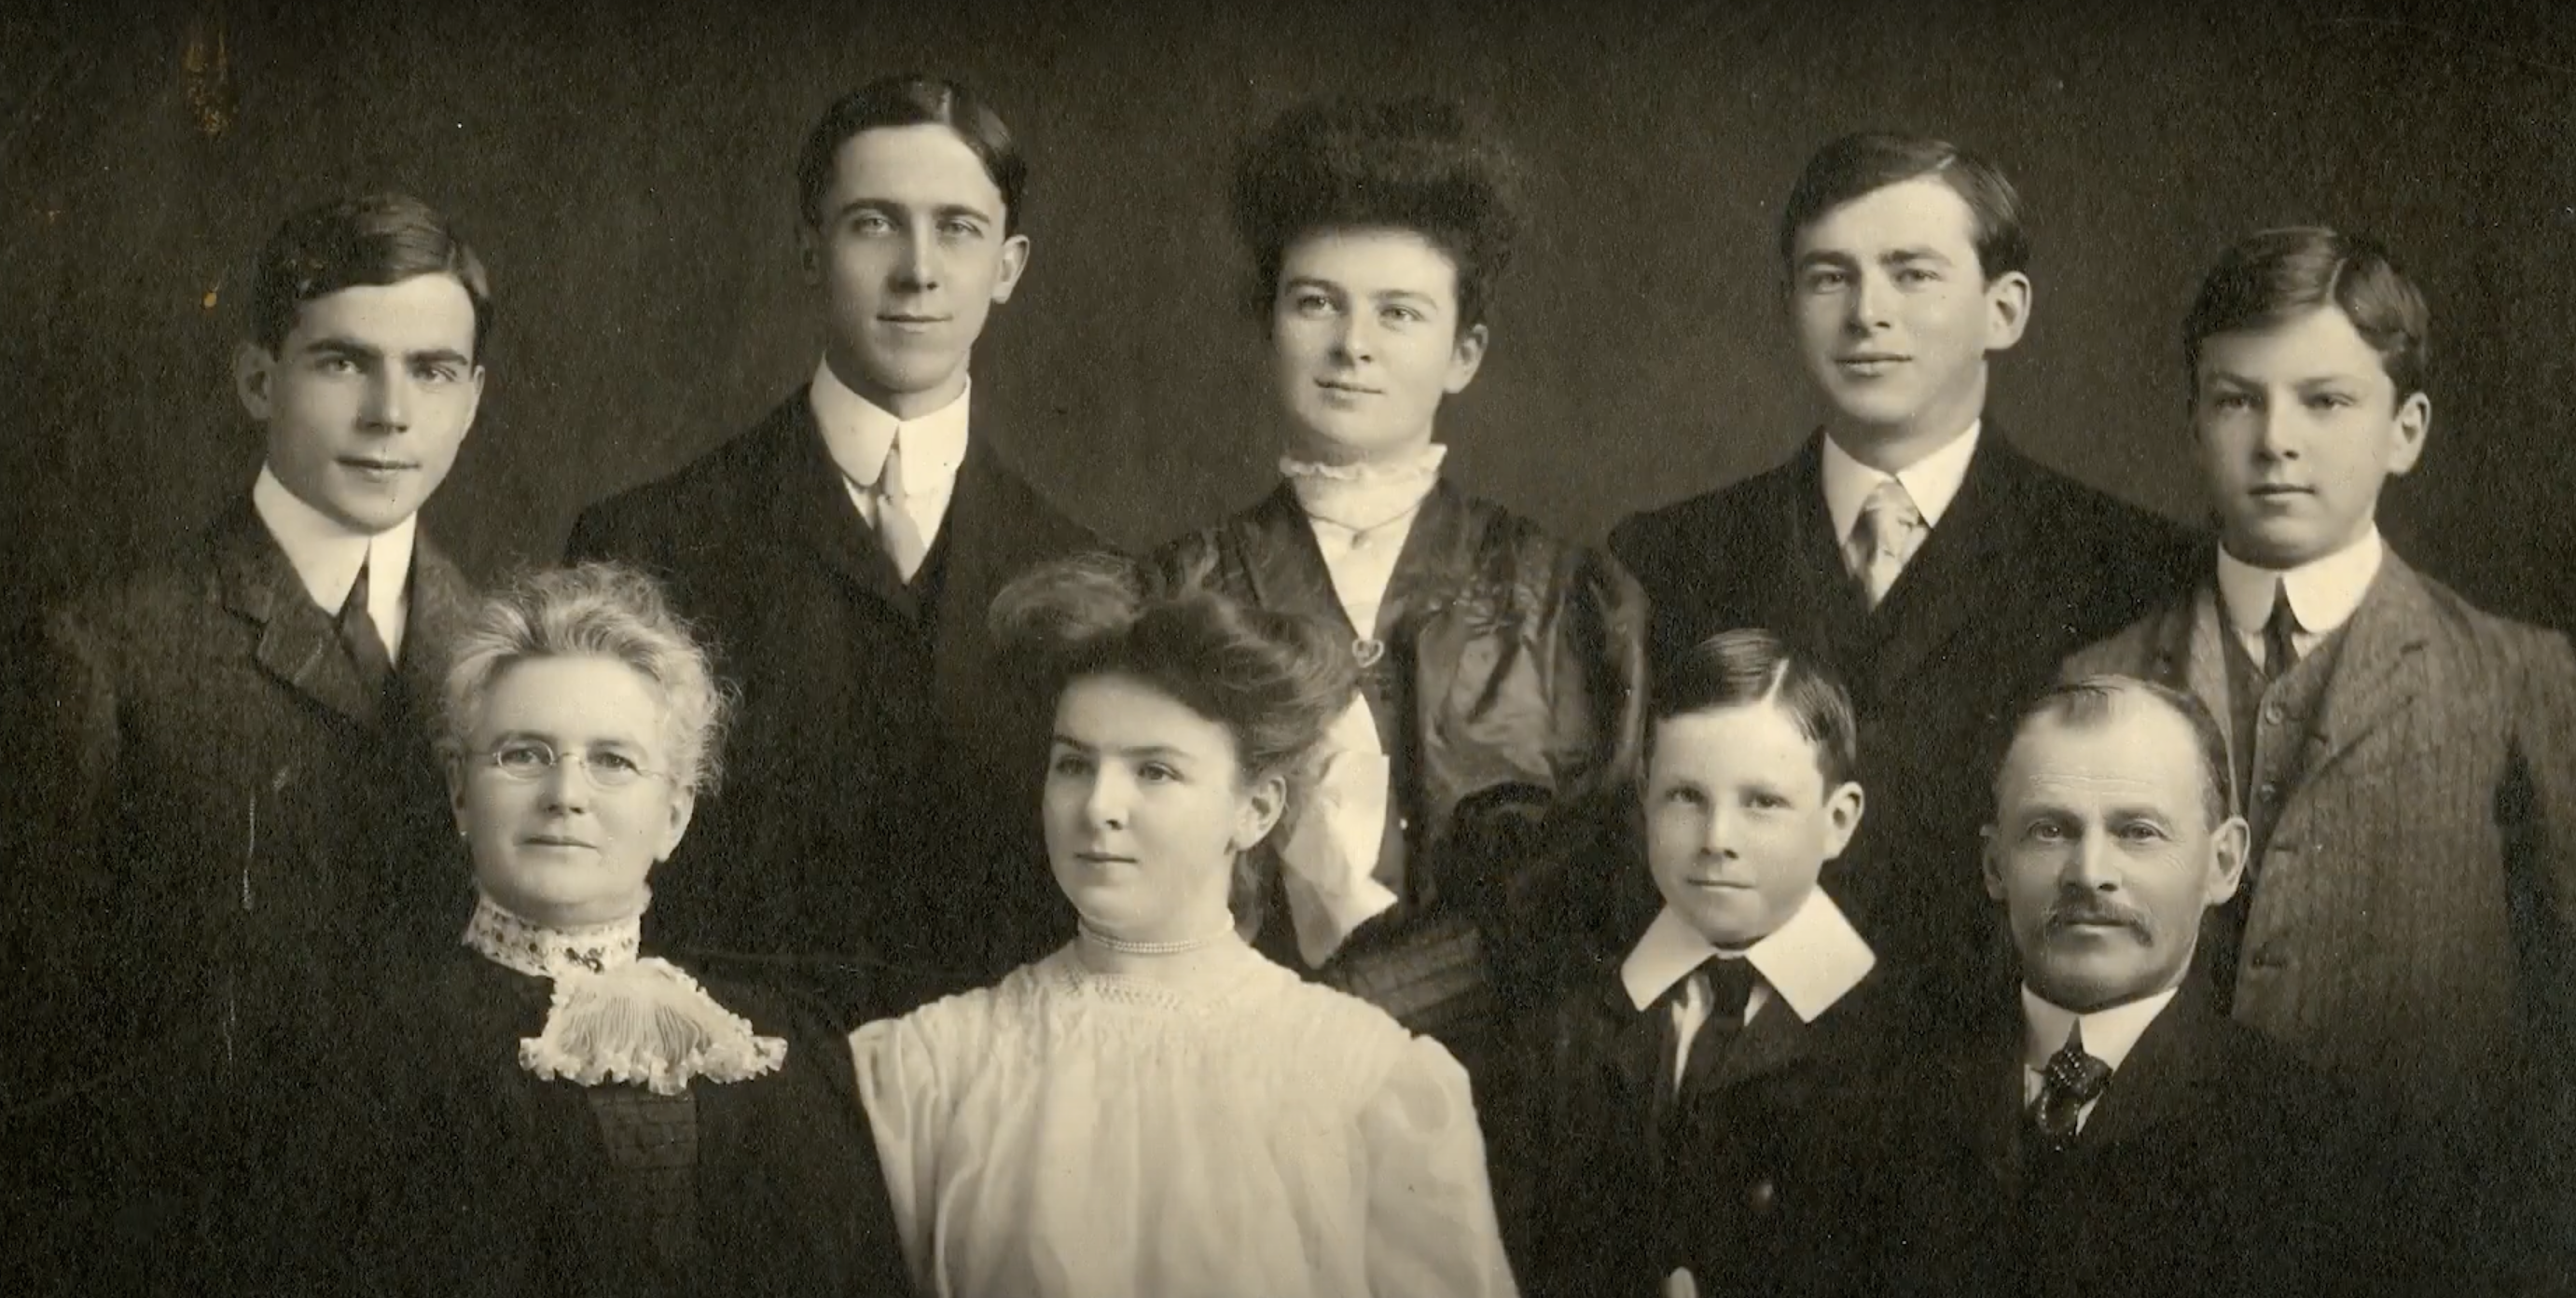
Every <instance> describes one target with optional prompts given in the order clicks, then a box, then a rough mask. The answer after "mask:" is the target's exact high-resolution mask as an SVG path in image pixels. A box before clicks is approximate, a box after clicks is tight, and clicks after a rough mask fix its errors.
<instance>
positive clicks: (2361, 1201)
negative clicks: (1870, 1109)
mask: <svg viewBox="0 0 2576 1298" xmlns="http://www.w3.org/2000/svg"><path fill="white" fill-rule="evenodd" d="M2226 760H2227V755H2226V747H2225V743H2224V740H2223V739H2222V737H2221V734H2220V731H2219V728H2218V724H2217V722H2216V721H2214V720H2213V719H2211V717H2210V715H2209V713H2208V711H2207V709H2205V708H2202V707H2201V706H2200V704H2199V703H2198V701H2196V700H2194V699H2192V698H2191V697H2190V696H2189V695H2186V694H2182V693H2180V692H2178V691H2174V690H2169V689H2166V688H2164V687H2162V686H2158V685H2151V684H2148V683H2145V682H2142V681H2137V680H2133V679H2129V678H2126V677H2095V678H2090V679H2087V680H2084V681H2080V682H2074V683H2070V684H2066V685H2061V686H2057V687H2055V688H2054V689H2053V690H2052V691H2051V692H2049V693H2047V694H2044V695H2042V696H2041V697H2040V698H2039V699H2038V700H2037V701H2036V702H2035V703H2033V704H2032V705H2031V706H2030V707H2029V709H2028V711H2027V713H2026V715H2025V717H2024V719H2023V720H2022V721H2021V723H2020V727H2019V733H2018V736H2017V737H2016V738H2015V739H2014V740H2013V741H2012V744H2011V748H2010V751H2009V754H2008V755H2007V756H2006V758H2005V759H2004V762H2003V767H2002V770H2001V772H2000V773H1999V774H1998V775H1997V777H1996V787H1995V794H1994V798H1995V804H1994V805H1995V820H1994V824H1993V827H1992V829H1991V830H1990V831H1989V832H1990V838H1989V839H1988V843H1987V851H1986V863H1985V880H1986V889H1987V891H1988V892H1989V893H1990V894H1991V895H1992V896H1993V897H1994V899H1995V900H1996V901H1998V902H2000V903H2002V909H2003V911H2004V915H2005V922H2006V925H2007V927H2008V928H2009V929H2010V930H2011V932H2012V939H2013V944H2014V947H2015V948H2016V950H2017V951H2018V952H2019V953H2020V963H2021V973H2022V985H2021V990H2020V991H2019V993H2018V994H2015V993H2011V992H2006V993H2003V994H2002V995H2000V996H1998V997H1997V998H1996V999H1995V1001H1994V1002H1992V1003H1991V1004H1990V1005H1989V1007H1988V1008H1989V1011H1990V1012H1989V1014H1988V1015H1987V1016H1986V1021H1985V1022H1984V1023H1983V1024H1981V1025H1980V1028H1979V1030H1976V1031H1972V1032H1970V1033H1967V1034H1965V1035H1963V1036H1961V1037H1957V1038H1945V1039H1939V1040H1926V1041H1925V1042H1924V1043H1923V1044H1924V1046H1925V1047H1926V1049H1925V1050H1924V1052H1923V1055H1922V1058H1921V1062H1920V1063H1919V1064H1917V1065H1915V1066H1911V1067H1908V1068H1905V1069H1901V1070H1898V1071H1896V1072H1893V1073H1891V1074H1890V1075H1889V1076H1888V1077H1886V1078H1884V1079H1882V1082H1881V1085H1882V1086H1884V1087H1885V1089H1886V1093H1887V1095H1888V1107H1889V1109H1890V1110H1891V1111H1893V1112H1894V1113H1896V1114H1897V1117H1896V1120H1895V1122H1894V1134H1893V1135H1892V1136H1891V1137H1890V1138H1888V1139H1886V1140H1884V1141H1883V1142H1882V1143H1881V1145H1880V1148H1879V1150H1878V1151H1877V1159H1876V1162H1875V1164H1874V1166H1873V1167H1871V1168H1866V1169H1863V1170H1861V1172H1860V1174H1861V1175H1863V1176H1877V1177H1880V1178H1882V1181H1881V1184H1882V1186H1883V1191H1882V1194H1881V1196H1880V1197H1879V1199H1878V1202H1879V1204H1880V1205H1881V1206H1880V1208H1879V1209H1878V1210H1876V1211H1872V1212H1867V1213H1864V1214H1861V1215H1860V1216H1859V1217H1858V1219H1857V1221H1858V1223H1859V1224H1861V1226H1862V1228H1863V1230H1864V1231H1865V1234H1866V1237H1867V1239H1868V1240H1869V1241H1870V1246H1871V1251H1872V1253H1873V1254H1874V1255H1875V1257H1876V1258H1877V1262H1876V1264H1875V1265H1874V1267H1873V1268H1872V1270H1873V1272H1874V1274H1872V1275H1870V1276H1869V1278H1868V1279H1867V1280H1866V1282H1865V1283H1863V1284H1862V1285H1860V1286H1858V1287H1857V1288H1856V1289H1855V1290H1854V1292H1863V1293H1870V1294H1893V1295H1906V1294H1926V1295H1930V1294H1940V1295H1952V1294H1955V1295H1963V1296H1964V1295H1976V1296H1977V1298H1984V1296H1985V1295H2015V1294H2028V1295H2059V1294H2063V1295H2069V1296H2072V1295H2079V1294H2080V1295H2085V1296H2086V1298H2118V1296H2120V1295H2127V1294H2136V1295H2141V1296H2142V1298H2143V1296H2145V1295H2163V1294H2182V1293H2188V1294H2207V1295H2222V1296H2227V1295H2232V1296H2241V1298H2254V1296H2255V1295H2270V1294H2327V1293H2334V1294H2341V1293H2349V1292H2354V1291H2356V1289H2361V1288H2365V1287H2366V1286H2367V1285H2369V1284H2370V1283H2372V1279H2373V1276H2374V1274H2375V1268H2373V1267H2372V1265H2371V1261H2370V1250H2371V1248H2372V1247H2374V1239H2373V1237H2372V1236H2371V1235H2370V1234H2369V1233H2368V1232H2366V1231H2365V1230H2363V1229H2362V1227H2363V1225H2364V1223H2369V1222H2372V1221H2373V1220H2374V1217H2373V1210H2372V1207H2371V1201H2370V1199H2369V1197H2368V1196H2369V1184H2368V1181H2367V1179H2366V1178H2364V1177H2362V1176H2361V1175H2359V1173H2360V1172H2361V1170H2362V1162H2361V1159H2360V1157H2359V1155H2360V1152H2361V1151H2360V1149H2359V1147H2358V1142H2357V1141H2356V1139H2355V1133H2354V1132H2353V1131H2352V1130H2351V1128H2350V1127H2349V1124H2348V1122H2347V1115H2346V1111H2345V1109H2344V1106H2343V1105H2342V1103H2341V1101H2340V1095H2339V1093H2338V1092H2337V1091H2335V1090H2334V1089H2332V1088H2331V1087H2330V1086H2329V1085H2328V1083H2327V1082H2326V1081H2325V1080H2324V1079H2323V1078H2322V1077H2321V1076H2320V1075H2319V1074H2317V1073H2315V1072H2314V1071H2312V1070H2310V1069H2309V1068H2307V1067H2306V1066H2305V1065H2303V1064H2301V1063H2299V1062H2298V1061H2297V1060H2295V1059H2294V1058H2293V1057H2292V1056H2291V1055H2290V1053H2289V1052H2288V1051H2287V1050H2285V1049H2283V1048H2282V1047H2280V1046H2279V1045H2277V1044H2275V1043H2273V1042H2272V1041H2270V1040H2268V1039H2266V1038H2265V1037H2264V1036H2262V1035H2261V1034H2260V1033H2257V1032H2255V1031H2253V1030H2251V1029H2249V1028H2245V1027H2243V1026H2240V1025H2238V1024H2235V1023H2231V1022H2229V1021H2228V1020H2227V1019H2226V1018H2225V1017H2224V1016H2222V1015H2220V1014H2218V1013H2216V1012H2215V1011H2214V1010H2213V1009H2212V1008H2211V1007H2210V1005H2209V1002H2208V996H2207V988H2206V987H2204V986H2202V985H2200V983H2199V981H2198V980H2197V979H2191V978H2188V977H2187V976H2186V975H2187V974H2188V973H2189V970H2190V967H2191V958H2192V951H2193V949H2194V947H2195V945H2196V943H2197V940H2198V936H2199V933H2200V924H2201V917H2202V914H2203V912H2204V911H2205V910H2206V908H2208V907H2211V906H2215V905H2220V904H2223V903H2224V902H2225V901H2226V900H2227V898H2228V897H2229V896H2230V895H2231V894H2233V893H2234V892H2235V890H2236V887H2237V882H2238V879H2239V877H2240V875H2241V874H2242V872H2243V869H2244V865H2245V853H2246V828H2245V822H2244V821H2243V820H2241V819H2239V818H2237V817H2235V816H2232V815H2230V814H2229V813H2228V807H2227V790H2226Z"/></svg>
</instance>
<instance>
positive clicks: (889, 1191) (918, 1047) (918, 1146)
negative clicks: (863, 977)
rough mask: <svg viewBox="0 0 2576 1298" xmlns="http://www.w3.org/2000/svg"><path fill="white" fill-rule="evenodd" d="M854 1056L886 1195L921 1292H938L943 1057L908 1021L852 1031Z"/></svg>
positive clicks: (868, 1025) (880, 1022)
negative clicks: (935, 1215) (935, 1243)
mask: <svg viewBox="0 0 2576 1298" xmlns="http://www.w3.org/2000/svg"><path fill="white" fill-rule="evenodd" d="M850 1056H851V1059H852V1061H853V1063H854V1064H855V1065H856V1066H857V1069H858V1077H859V1103H860V1104H861V1105H862V1106H863V1107H864V1108H866V1110H867V1115H868V1129H869V1131H870V1132H871V1133H873V1134H874V1135H875V1137H876V1142H877V1162H878V1163H879V1164H881V1165H882V1166H883V1167H884V1169H885V1180H886V1197H887V1198H888V1199H889V1200H890V1201H892V1203H893V1205H894V1224H895V1232H896V1233H897V1234H898V1235H899V1236H900V1237H901V1238H902V1240H903V1256H904V1261H905V1263H906V1264H907V1265H909V1266H910V1267H911V1269H912V1279H913V1286H914V1288H916V1289H917V1290H919V1291H920V1292H922V1293H931V1292H934V1286H933V1284H932V1282H931V1276H930V1268H931V1264H932V1262H933V1261H934V1259H933V1257H932V1255H931V1234H932V1231H933V1230H934V1229H935V1228H936V1227H937V1225H938V1223H937V1222H936V1221H934V1220H932V1212H933V1209H934V1208H935V1207H936V1205H937V1204H938V1202H939V1147H940V1143H941V1137H942V1136H943V1135H944V1134H945V1133H944V1132H943V1131H942V1128H943V1127H944V1126H946V1121H945V1115H946V1113H947V1105H946V1103H945V1102H944V1100H943V1098H942V1087H941V1084H940V1080H941V1079H940V1076H939V1066H938V1060H937V1058H936V1057H935V1056H934V1055H933V1054H932V1052H931V1049H930V1045H929V1042H928V1041H927V1040H926V1039H924V1037H923V1036H922V1033H921V1029H920V1027H919V1026H918V1025H917V1024H915V1023H914V1022H913V1020H911V1019H908V1018H905V1019H879V1020H877V1021H876V1022H874V1023H866V1024H861V1025H860V1027H859V1030H858V1031H856V1032H853V1033H851V1034H850Z"/></svg>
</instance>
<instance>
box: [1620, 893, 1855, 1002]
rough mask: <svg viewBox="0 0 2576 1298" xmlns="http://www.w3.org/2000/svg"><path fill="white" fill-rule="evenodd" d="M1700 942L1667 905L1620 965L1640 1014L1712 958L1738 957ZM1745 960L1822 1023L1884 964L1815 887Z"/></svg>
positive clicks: (1784, 996) (1748, 950)
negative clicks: (1879, 963) (1845, 998)
mask: <svg viewBox="0 0 2576 1298" xmlns="http://www.w3.org/2000/svg"><path fill="white" fill-rule="evenodd" d="M1734 954H1737V953H1736V952H1732V951H1728V950H1725V949H1723V948H1720V947H1718V946H1717V945H1715V944H1713V943H1711V942H1710V941H1709V940H1708V939H1707V938H1705V937H1702V936H1700V933H1699V930H1697V929H1695V928H1692V927H1691V924H1690V921H1689V920H1687V919H1684V918H1683V917H1682V914H1681V912H1680V911H1677V910H1675V909H1673V908H1672V907H1670V906H1666V907H1664V909H1663V912H1662V913H1661V914H1659V915H1657V916H1655V922H1654V923H1652V924H1649V925H1647V926H1646V934H1645V936H1644V937H1641V938H1639V939H1637V945H1636V946H1635V947H1634V948H1632V949H1631V950H1630V951H1629V952H1628V958H1627V959H1626V960H1625V961H1622V962H1621V963H1620V965H1619V982H1620V985H1621V986H1622V987H1624V988H1626V990H1627V992H1628V1001H1629V1003H1630V1004H1632V1005H1634V1006H1636V1007H1637V1008H1638V1009H1639V1010H1643V1009H1645V1008H1646V1007H1647V1006H1649V1005H1652V1004H1654V1003H1655V1001H1656V999H1657V998H1658V997H1661V996H1662V995H1663V994H1664V993H1665V992H1667V991H1670V990H1672V986H1673V984H1674V983H1677V982H1680V981H1681V980H1682V979H1684V978H1687V977H1689V976H1690V974H1691V971H1692V970H1694V969H1697V968H1699V967H1700V965H1701V964H1702V963H1704V962H1705V961H1707V959H1708V958H1709V957H1710V956H1724V955H1734ZM1742 955H1743V956H1744V958H1745V959H1747V960H1750V961H1752V962H1753V969H1754V972H1756V973H1759V974H1761V975H1762V981H1764V982H1766V983H1768V984H1770V986H1771V990H1772V991H1774V992H1776V993H1778V994H1779V997H1780V999H1782V1000H1784V1001H1787V1002H1788V1003H1789V1008H1790V1009H1791V1010H1793V1011H1795V1012H1796V1013H1797V1015H1798V1017H1799V1018H1801V1019H1804V1020H1806V1021H1808V1022H1813V1021H1815V1018H1816V1016H1817V1015H1820V1014H1822V1013H1824V1012H1825V1011H1826V1010H1828V1009H1831V1008H1833V1005H1834V1002H1836V1001H1839V1000H1841V999H1842V998H1843V997H1844V996H1845V995H1847V994H1849V993H1850V991H1851V989H1852V988H1854V987H1857V986H1859V985H1860V981H1861V979H1863V978H1865V977H1867V976H1868V975H1869V971H1870V970H1871V969H1872V968H1873V967H1875V966H1876V965H1877V964H1878V955H1877V953H1876V952H1873V951H1871V950H1870V949H1869V943H1868V942H1866V941H1864V940H1862V938H1861V935H1860V932H1859V931H1858V930H1856V929H1854V928H1853V927H1852V926H1851V921H1850V920H1848V919H1846V918H1844V917H1843V912H1842V907H1840V906H1837V905H1835V904H1834V899H1833V898H1831V897H1828V896H1826V895H1825V890H1824V889H1822V888H1814V889H1810V890H1809V891H1808V893H1807V899H1806V900H1805V901H1802V902H1800V903H1798V909H1797V910H1796V911H1794V912H1792V913H1791V914H1790V916H1789V919H1788V922H1786V923H1784V924H1782V925H1781V926H1780V927H1778V928H1776V929H1773V930H1772V931H1771V933H1770V934H1769V935H1768V936H1766V937H1764V938H1763V939H1762V940H1761V941H1759V942H1756V943H1754V944H1753V945H1752V946H1750V947H1747V948H1745V950H1744V951H1743V952H1742Z"/></svg>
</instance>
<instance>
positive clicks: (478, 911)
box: [465, 897, 787, 1095]
mask: <svg viewBox="0 0 2576 1298" xmlns="http://www.w3.org/2000/svg"><path fill="white" fill-rule="evenodd" d="M641 927H642V925H641V921H640V920H638V919H635V918H631V917H630V918H628V919H624V920H619V921H615V922H612V923H608V924H600V925H593V926H590V927H587V928H580V929H553V928H548V927H546V926H544V925H541V924H533V923H530V922H529V921H527V920H524V919H521V918H519V917H518V916H516V915H513V914H511V913H510V912H508V911H506V910H503V909H501V908H500V907H499V906H498V905H496V904H494V903H493V901H492V899H491V898H489V897H485V898H483V899H481V901H480V902H479V903H478V904H477V905H476V907H475V910H474V918H473V920H472V921H471V922H469V923H468V924H467V925H466V929H465V945H467V946H469V947H472V948H473V949H474V950H475V952H476V953H478V954H480V955H482V956H483V957H484V958H485V959H487V960H490V961H492V962H493V963H495V964H498V965H501V966H503V967H504V968H508V969H515V970H517V971H518V972H520V973H524V974H528V975H531V976H533V977H538V978H549V979H552V980H553V982H554V991H553V994H552V996H551V997H550V999H549V1000H548V1002H547V1005H546V1023H545V1026H544V1027H543V1028H542V1029H540V1030H539V1031H538V1033H537V1035H536V1036H533V1037H524V1038H521V1039H520V1041H519V1066H520V1067H522V1068H525V1069H527V1070H528V1071H529V1072H531V1073H534V1074H536V1075H537V1076H539V1077H542V1078H546V1079H548V1080H555V1079H561V1080H563V1081H568V1082H574V1083H577V1084H579V1085H582V1086H599V1085H602V1084H605V1083H611V1082H621V1083H626V1084H630V1085H638V1086H643V1087H646V1088H648V1089H650V1090H652V1091H653V1092H654V1093H655V1094H657V1095H678V1094H680V1093H681V1092H683V1091H685V1090H687V1089H688V1085H689V1083H690V1082H691V1081H694V1080H696V1079H699V1078H704V1079H706V1080H708V1081H711V1082H740V1081H748V1080H750V1079H751V1078H754V1077H759V1076H762V1075H764V1074H767V1073H772V1072H775V1071H777V1070H778V1067H779V1065H781V1064H783V1063H785V1062H786V1061H787V1042H786V1040H785V1039H784V1038H780V1037H764V1036H760V1035H758V1034H757V1033H755V1032H754V1031H753V1030H752V1026H751V1021H750V1020H748V1019H745V1018H743V1017H742V1016H741V1015H738V1014H735V1013H734V1012H732V1011H731V1010H728V1009H726V1008H725V1007H724V1006H722V1005H720V1004H718V1003H717V1002H716V999H715V998H714V997H713V996H710V995H708V994H707V992H706V989H705V988H703V987H700V986H699V985H698V982H697V980H696V979H694V978H691V977H690V976H689V975H688V974H687V973H685V972H683V971H682V970H681V969H680V968H679V967H678V966H676V965H673V964H672V963H670V962H669V961H667V960H660V959H655V958H652V957H649V956H648V957H638V956H637V954H636V941H637V937H638V933H639V930H640V929H641Z"/></svg>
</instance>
